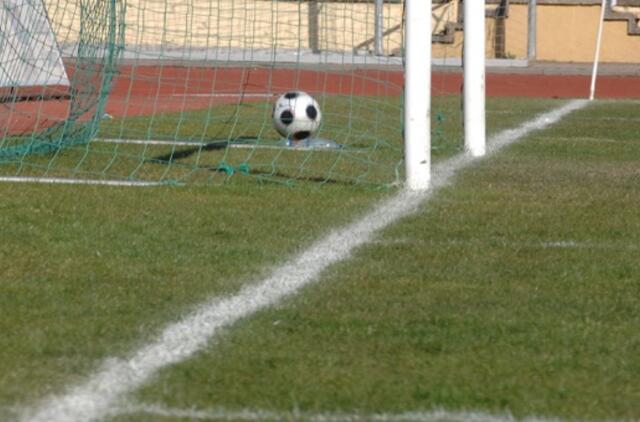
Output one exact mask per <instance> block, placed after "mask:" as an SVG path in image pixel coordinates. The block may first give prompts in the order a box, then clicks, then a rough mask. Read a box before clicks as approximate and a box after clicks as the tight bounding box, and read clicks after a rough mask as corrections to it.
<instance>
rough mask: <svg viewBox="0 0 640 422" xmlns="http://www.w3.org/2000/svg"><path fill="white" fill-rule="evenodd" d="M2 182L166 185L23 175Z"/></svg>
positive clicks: (2, 179) (6, 177) (131, 185)
mask: <svg viewBox="0 0 640 422" xmlns="http://www.w3.org/2000/svg"><path fill="white" fill-rule="evenodd" d="M0 182H8V183H41V184H46V185H96V186H128V187H150V186H165V185H166V183H162V182H141V181H127V180H100V179H66V178H63V177H26V176H25V177H23V176H0Z"/></svg>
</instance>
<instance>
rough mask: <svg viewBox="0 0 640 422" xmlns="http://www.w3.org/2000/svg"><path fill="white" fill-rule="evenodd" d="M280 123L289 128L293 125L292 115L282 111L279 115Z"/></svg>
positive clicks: (288, 111) (289, 112)
mask: <svg viewBox="0 0 640 422" xmlns="http://www.w3.org/2000/svg"><path fill="white" fill-rule="evenodd" d="M280 121H282V123H284V124H285V125H287V126H289V125H290V124H291V123H293V113H292V112H291V111H290V110H285V111H283V112H282V114H280Z"/></svg>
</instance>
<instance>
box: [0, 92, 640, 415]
mask: <svg viewBox="0 0 640 422" xmlns="http://www.w3.org/2000/svg"><path fill="white" fill-rule="evenodd" d="M559 104H560V102H558V101H551V100H549V101H540V100H536V101H532V100H523V99H520V100H514V99H512V100H493V101H492V102H490V104H489V111H488V116H489V119H490V120H489V128H490V130H492V131H497V130H500V129H504V128H509V127H514V126H517V125H518V124H519V123H520V122H523V121H525V120H528V119H530V118H532V117H533V116H534V115H535V114H536V113H538V112H540V111H542V110H545V109H549V108H552V107H554V106H557V105H559ZM637 108H638V103H637V102H621V101H620V102H610V103H608V102H598V103H595V104H593V105H591V106H589V107H588V108H587V109H585V110H581V111H577V112H575V113H574V114H572V115H570V116H569V117H567V118H566V119H565V120H563V121H562V122H561V123H559V124H558V125H556V126H554V127H551V128H549V129H546V130H544V131H541V132H536V133H533V134H531V135H529V136H528V137H527V139H525V140H523V142H522V143H520V144H517V145H514V146H512V147H510V148H509V149H508V150H506V151H504V152H501V153H499V154H498V155H496V156H494V157H491V158H490V159H488V160H486V161H483V162H480V163H478V164H476V165H474V166H472V167H470V168H468V169H467V170H465V171H464V172H463V173H462V174H460V175H459V176H458V177H457V179H456V181H455V183H454V184H452V185H451V186H449V187H447V188H445V189H443V190H440V191H438V192H437V193H436V195H435V197H434V198H432V199H431V200H430V201H429V203H428V204H427V205H425V206H424V207H422V208H421V209H420V210H419V212H417V213H416V214H415V215H413V216H412V217H410V218H406V219H403V220H402V221H401V222H399V223H398V224H395V225H393V226H392V227H389V228H388V229H386V230H385V231H384V232H383V233H381V234H380V235H379V236H378V237H377V238H376V240H375V241H374V242H372V243H370V244H368V245H366V246H365V247H363V248H361V249H359V250H358V251H357V252H356V254H355V255H354V256H353V257H351V258H350V259H348V260H346V261H344V262H342V263H340V264H338V265H335V266H333V267H331V268H330V269H329V270H327V271H326V272H324V273H323V275H322V279H321V280H320V282H319V283H317V284H314V285H312V286H308V287H306V288H305V289H304V290H303V291H302V292H301V293H300V294H299V295H297V296H295V297H293V298H291V299H288V300H286V301H285V302H282V303H281V304H279V305H278V306H276V307H272V308H270V309H267V310H264V311H261V312H259V313H257V314H255V315H254V316H252V317H249V318H246V319H243V320H241V321H240V322H239V323H238V324H236V325H234V326H233V327H232V328H230V329H228V330H227V331H225V333H224V334H223V335H222V336H220V337H218V338H217V339H216V341H215V342H213V343H212V344H211V345H210V346H209V347H208V348H207V349H206V350H205V351H203V352H202V353H200V354H199V355H198V356H196V357H195V358H193V359H190V360H188V361H185V362H181V363H178V364H176V365H172V366H170V367H167V368H165V369H163V370H162V371H161V372H160V374H159V375H158V376H157V377H156V378H154V379H153V380H152V381H151V382H150V383H148V384H147V385H145V386H144V387H143V388H141V389H140V390H138V391H137V392H136V393H135V394H133V395H132V396H131V397H127V400H128V402H129V403H132V404H133V407H132V408H131V410H130V411H126V409H125V410H124V411H123V412H124V413H123V414H121V415H119V416H114V417H113V419H114V420H118V421H120V420H122V421H125V420H126V421H128V420H135V421H138V420H189V419H195V416H196V413H195V411H197V410H202V411H203V414H206V411H207V410H211V409H218V410H220V409H222V410H223V416H224V414H225V413H224V412H228V413H226V415H227V416H228V415H236V417H230V418H231V419H234V418H237V415H238V414H237V413H231V412H236V411H243V410H247V409H250V410H255V411H272V412H276V413H274V415H278V416H272V417H271V419H293V420H297V419H307V418H309V419H310V418H312V417H313V415H323V414H328V415H331V414H346V415H351V417H353V418H356V417H360V418H361V419H364V420H366V419H368V415H369V416H371V415H374V414H378V413H389V414H403V413H406V412H414V411H430V410H432V409H438V408H441V409H446V410H447V411H452V412H456V411H477V412H487V413H489V414H497V413H504V412H511V413H513V414H514V415H515V416H517V417H526V416H539V417H549V418H554V417H558V418H568V419H577V420H585V419H588V420H611V419H625V420H635V419H639V418H640V357H639V356H640V354H638V350H640V332H639V331H638V326H639V323H640V277H638V274H640V260H639V259H638V258H640V246H639V245H640V214H638V212H637V206H638V204H639V203H640V166H639V165H638V162H639V160H640V141H639V140H638V136H637V133H638V131H637V126H638V122H639V120H638V119H639V118H638V113H637ZM114 124H115V125H120V127H122V125H124V123H122V122H115V123H114ZM139 124H141V125H142V126H144V125H147V126H146V127H148V122H146V123H145V122H144V121H141V122H139ZM183 130H184V129H183ZM195 130H196V131H200V130H201V129H200V128H196V129H195ZM453 138H455V136H453ZM456 151H457V148H444V149H442V150H441V151H440V152H438V150H436V152H435V153H436V157H437V159H441V158H444V157H446V156H450V155H452V154H454V153H455V152H456ZM40 159H42V158H40ZM240 180H244V179H242V178H241V179H240ZM391 194H393V189H387V190H384V189H382V190H381V189H370V188H367V187H366V186H353V185H348V184H342V183H333V184H325V185H323V186H322V188H318V183H313V182H309V181H304V183H301V184H300V183H299V184H297V187H295V188H285V187H283V186H280V185H276V184H260V183H255V180H254V179H249V181H246V180H245V181H242V182H239V183H235V182H232V183H229V184H227V185H225V186H224V187H219V188H211V187H202V186H191V187H180V188H178V187H158V188H144V189H132V188H108V187H96V186H41V185H23V184H20V185H18V184H2V185H0V196H2V198H3V200H2V202H1V205H0V210H1V212H0V227H2V242H1V243H0V263H2V265H1V267H0V281H1V282H0V309H2V317H1V318H0V332H2V334H3V335H2V336H0V418H1V419H10V418H15V417H17V416H18V415H20V414H21V413H22V412H23V411H24V410H25V409H29V408H30V407H31V406H33V405H35V404H36V403H38V401H39V400H40V399H42V398H43V397H47V396H50V395H55V394H59V393H61V392H62V391H64V390H65V388H67V387H68V386H71V385H76V384H78V383H80V382H82V381H83V380H85V379H86V377H87V376H88V375H90V374H91V373H93V372H94V371H95V370H96V368H97V367H98V366H99V365H100V362H101V361H102V360H103V359H108V358H111V357H120V356H125V355H126V354H127V353H129V352H130V351H131V350H134V349H137V348H138V347H140V346H142V345H144V344H146V342H148V341H149V340H150V339H151V338H153V337H154V336H155V335H157V333H159V332H160V330H161V329H162V327H164V326H165V325H166V324H167V323H169V322H171V321H174V320H176V319H178V318H179V317H180V316H181V315H184V314H185V313H186V312H187V311H189V310H191V309H193V308H194V306H196V305H197V304H198V303H201V302H202V301H204V300H205V299H207V298H211V297H217V296H224V295H229V294H233V293H234V292H236V291H238V290H239V289H240V288H241V286H243V285H246V284H247V283H251V282H255V281H256V280H258V279H260V278H261V277H263V276H264V275H266V274H268V273H269V272H270V270H271V269H272V268H273V267H275V266H276V265H278V264H280V263H281V262H283V261H284V260H286V259H287V258H288V257H290V256H291V255H293V254H294V253H295V252H297V251H300V250H302V249H303V248H304V247H305V246H307V245H309V244H311V243H312V242H313V240H314V239H317V238H318V237H319V236H321V235H322V234H324V233H326V232H327V231H329V230H331V229H332V228H335V227H338V226H341V225H343V224H345V223H347V222H349V221H351V220H353V219H356V218H358V216H360V215H362V214H363V213H364V212H365V210H367V209H369V208H370V207H371V206H372V205H373V204H374V203H376V202H377V201H379V200H381V199H382V198H384V197H387V196H389V195H391ZM139 403H142V404H154V405H159V406H161V407H162V408H164V409H174V410H182V411H185V413H182V414H180V413H179V412H175V413H173V416H171V412H167V414H168V416H162V415H161V414H160V413H159V412H155V413H154V412H151V411H148V410H147V411H140V410H139V409H140V408H136V407H135V405H137V404H139ZM136 409H138V410H136ZM189 411H191V413H189ZM300 412H301V413H300ZM189 415H190V416H189ZM305 415H306V416H305ZM209 416H211V417H212V414H211V413H209Z"/></svg>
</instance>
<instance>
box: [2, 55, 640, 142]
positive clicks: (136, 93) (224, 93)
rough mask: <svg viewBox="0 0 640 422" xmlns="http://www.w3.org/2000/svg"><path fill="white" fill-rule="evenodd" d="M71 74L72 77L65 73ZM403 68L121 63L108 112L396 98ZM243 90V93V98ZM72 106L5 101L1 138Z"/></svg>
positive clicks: (552, 91)
mask: <svg viewBox="0 0 640 422" xmlns="http://www.w3.org/2000/svg"><path fill="white" fill-rule="evenodd" d="M68 72H69V75H70V77H72V75H73V73H74V69H73V68H72V67H69V68H68ZM589 83H590V77H589V76H587V75H548V74H532V73H488V74H487V95H488V96H496V97H539V98H586V97H587V95H588V92H589ZM402 85H403V75H402V72H401V71H388V70H353V71H313V70H300V69H265V68H262V67H223V68H215V67H181V66H136V67H133V66H121V67H120V68H119V72H118V75H117V76H116V77H115V79H114V81H113V87H112V90H111V93H110V95H109V100H108V102H107V105H106V109H105V111H106V112H107V113H109V114H110V115H112V116H114V117H121V116H144V115H151V114H155V113H159V112H175V111H188V110H197V109H206V108H209V107H212V106H215V105H217V104H229V103H237V102H240V101H257V100H261V99H262V100H264V99H265V98H271V97H272V96H275V95H278V94H279V93H282V92H285V91H288V90H292V89H299V90H304V91H307V92H309V93H311V94H314V93H315V94H317V93H325V94H330V95H355V96H362V95H375V96H398V95H401V93H402ZM461 85H462V74H461V73H459V72H438V71H436V72H434V73H433V75H432V87H433V93H434V94H435V95H447V94H454V95H456V94H459V93H460V90H461ZM238 93H243V96H239V94H238ZM596 95H597V97H598V98H618V99H620V98H640V77H637V76H636V77H634V76H608V75H607V76H601V77H599V78H598V89H597V93H596ZM68 113H69V101H68V100H64V99H57V100H47V101H21V102H17V103H12V102H10V101H5V102H0V130H1V131H2V133H1V135H0V136H6V135H17V134H25V133H31V132H32V131H34V130H40V129H43V128H46V127H49V126H51V125H53V124H55V123H57V122H60V121H63V120H64V119H66V118H67V116H68Z"/></svg>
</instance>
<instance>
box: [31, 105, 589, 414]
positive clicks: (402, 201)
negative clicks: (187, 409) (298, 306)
mask: <svg viewBox="0 0 640 422" xmlns="http://www.w3.org/2000/svg"><path fill="white" fill-rule="evenodd" d="M586 104H588V102H587V101H584V100H576V101H571V102H569V103H567V104H565V105H563V106H562V107H559V108H557V109H555V110H552V111H550V112H547V113H543V114H541V115H540V116H538V117H537V118H536V119H534V120H532V121H530V122H526V123H525V124H523V125H522V126H520V127H519V128H517V129H510V130H505V131H503V132H501V133H499V134H497V135H495V136H493V137H491V141H490V142H491V144H490V145H489V146H488V148H487V154H488V155H490V154H493V153H494V152H496V151H499V150H500V149H501V148H503V147H505V146H507V145H509V144H511V143H514V142H515V141H517V140H519V139H521V138H522V137H524V136H525V135H527V134H529V133H530V132H531V131H534V130H539V129H543V128H545V127H547V126H549V125H551V124H553V123H555V122H557V121H559V120H560V119H561V118H563V117H564V116H566V115H567V114H569V113H571V112H573V111H575V110H578V109H580V108H583V107H585V106H586ZM475 162H477V159H474V158H472V157H470V156H469V155H466V154H465V155H459V156H456V157H453V158H451V159H448V160H445V161H444V162H442V163H439V164H438V165H436V166H434V168H433V177H432V187H431V189H429V190H428V191H424V192H409V191H402V192H399V193H397V194H395V195H393V196H392V197H390V198H387V199H386V200H384V201H382V202H381V203H380V204H378V205H377V206H376V207H375V208H374V209H373V210H371V211H370V212H369V213H367V214H366V215H365V216H363V217H362V218H361V219H359V220H358V221H356V222H355V223H352V224H349V225H347V226H346V227H343V228H341V229H339V230H335V231H333V232H331V233H329V234H328V235H327V236H325V237H324V238H322V239H320V240H318V241H316V242H315V243H313V244H312V245H311V246H310V247H308V248H307V249H306V250H304V251H303V252H302V253H300V254H299V255H297V256H294V257H293V258H292V259H290V260H289V261H287V262H285V263H284V264H282V265H281V266H279V267H278V268H276V269H275V270H274V271H273V273H272V275H271V276H269V277H268V278H266V279H264V280H262V281H261V282H259V283H257V284H253V285H249V286H245V287H243V288H242V289H241V290H240V291H239V292H238V293H237V294H235V295H233V296H229V297H225V298H213V299H211V300H210V301H208V302H206V303H204V304H201V305H200V306H199V307H197V308H196V309H195V311H193V312H192V313H190V314H188V315H186V316H185V317H184V318H183V319H181V320H180V321H178V322H175V323H173V324H170V325H169V326H167V327H166V328H165V329H164V330H163V331H162V333H160V335H159V336H158V337H157V338H156V339H155V340H153V341H152V342H150V343H149V344H147V345H146V346H144V347H142V348H140V349H139V350H136V351H134V352H133V353H132V354H131V355H129V356H128V357H126V358H124V359H122V358H112V359H106V360H105V361H103V363H102V364H101V366H100V369H99V370H98V371H97V372H95V373H94V374H91V375H90V376H89V377H88V378H87V380H86V381H85V382H83V383H81V384H79V385H76V386H73V387H70V388H68V389H67V390H66V392H64V393H62V394H58V395H54V396H51V397H48V398H45V399H44V400H43V401H42V402H41V403H40V404H39V405H38V406H37V407H35V408H33V409H26V410H25V412H24V413H23V415H22V416H23V417H22V419H23V420H28V421H33V422H37V421H47V422H56V421H65V422H73V421H90V420H96V419H99V418H102V417H104V416H105V415H108V413H109V411H110V410H112V409H113V406H114V405H117V403H118V402H119V401H120V400H122V399H123V398H125V396H126V395H127V394H129V393H131V392H132V391H134V390H136V389H137V388H139V387H140V386H142V385H143V384H145V383H146V382H147V381H149V380H150V379H151V378H152V377H153V376H154V375H155V374H156V373H157V372H158V371H159V370H161V369H162V368H164V367H167V366H169V365H173V364H177V363H179V362H182V361H184V360H186V359H188V358H190V357H192V356H193V355H194V354H196V353H198V352H200V351H202V350H203V349H204V348H206V347H207V345H209V344H210V341H211V340H212V339H213V337H214V336H215V335H216V334H218V332H220V330H221V328H223V327H226V326H229V325H231V324H233V323H234V322H236V321H238V320H240V319H242V318H245V317H248V316H250V315H251V314H253V313H255V312H257V311H259V310H261V309H264V308H266V307H269V306H271V305H273V304H276V303H278V302H280V301H281V300H283V299H285V298H286V297H289V296H291V295H293V294H294V293H296V292H297V291H298V290H299V289H301V288H302V287H304V286H306V285H308V284H309V283H311V282H313V281H315V280H317V279H318V278H319V276H320V274H321V273H322V272H323V271H324V270H325V269H327V268H328V267H330V266H331V265H333V264H335V263H337V262H340V261H343V260H345V259H347V258H349V256H350V255H351V252H353V251H354V250H355V249H356V248H357V247H359V246H361V245H363V244H365V243H368V242H370V241H371V240H372V239H373V237H374V235H375V234H376V233H377V232H378V231H380V230H382V229H383V228H385V227H387V226H389V225H390V224H392V223H394V222H396V221H398V220H399V219H401V218H403V217H406V216H408V215H410V214H412V213H413V212H415V211H416V210H417V209H418V208H419V206H420V205H422V204H423V203H424V202H425V201H427V200H428V199H429V198H430V197H431V195H432V193H433V192H434V191H435V190H437V189H439V188H441V187H444V186H446V185H448V184H449V183H451V182H452V180H453V177H454V175H455V173H456V172H458V171H459V170H461V169H463V168H465V167H468V166H469V165H470V164H471V163H475Z"/></svg>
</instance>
